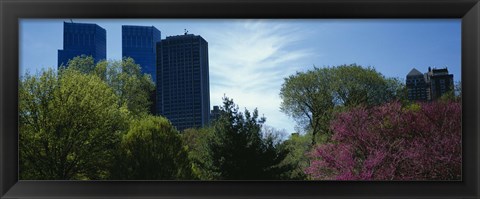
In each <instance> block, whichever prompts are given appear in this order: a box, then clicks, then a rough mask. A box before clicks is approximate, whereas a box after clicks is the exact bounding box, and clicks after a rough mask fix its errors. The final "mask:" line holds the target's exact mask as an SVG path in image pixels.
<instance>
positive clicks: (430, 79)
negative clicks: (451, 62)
mask: <svg viewBox="0 0 480 199" xmlns="http://www.w3.org/2000/svg"><path fill="white" fill-rule="evenodd" d="M406 83H407V92H408V99H409V100H418V101H431V100H436V99H438V98H440V97H441V96H442V95H443V94H445V93H447V92H448V91H451V90H452V89H453V75H452V74H448V69H447V68H442V69H435V68H434V69H432V68H430V67H428V72H427V73H425V74H422V73H420V71H418V70H417V69H415V68H413V69H412V70H411V71H410V72H409V73H408V74H407V82H406Z"/></svg>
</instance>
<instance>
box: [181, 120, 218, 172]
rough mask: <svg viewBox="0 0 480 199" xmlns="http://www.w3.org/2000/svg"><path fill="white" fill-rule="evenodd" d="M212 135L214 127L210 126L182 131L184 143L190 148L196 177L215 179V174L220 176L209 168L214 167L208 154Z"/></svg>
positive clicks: (189, 151)
mask: <svg viewBox="0 0 480 199" xmlns="http://www.w3.org/2000/svg"><path fill="white" fill-rule="evenodd" d="M212 136H213V128H212V127H208V126H207V127H203V128H199V129H195V128H189V129H185V130H184V131H183V132H182V133H181V137H182V140H183V143H184V144H185V146H186V147H187V150H188V158H189V160H190V162H191V167H192V172H193V176H194V179H200V180H213V179H215V176H218V174H216V173H214V172H212V171H211V170H209V169H207V168H211V167H212V161H211V160H210V159H209V156H208V142H209V140H211V139H212Z"/></svg>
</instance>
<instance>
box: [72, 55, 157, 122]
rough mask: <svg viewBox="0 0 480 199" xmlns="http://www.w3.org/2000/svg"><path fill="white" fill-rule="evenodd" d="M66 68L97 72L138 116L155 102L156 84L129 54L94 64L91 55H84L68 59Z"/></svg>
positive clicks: (119, 101)
mask: <svg viewBox="0 0 480 199" xmlns="http://www.w3.org/2000/svg"><path fill="white" fill-rule="evenodd" d="M66 68H69V69H73V70H77V71H79V72H81V73H84V74H93V75H96V76H98V77H99V78H100V79H101V80H103V81H105V82H106V83H107V84H108V85H109V86H110V87H111V88H112V89H113V91H114V92H115V94H116V95H117V96H118V99H119V100H118V105H119V106H123V105H124V104H125V105H126V106H127V108H128V110H129V111H130V112H131V113H132V114H133V115H135V116H139V115H142V114H148V113H149V110H150V108H151V105H152V104H153V103H154V102H153V99H152V94H153V93H154V92H155V85H154V83H153V81H152V78H151V77H150V75H149V74H143V73H142V72H141V66H140V65H138V64H136V63H135V60H133V59H132V58H130V57H125V58H123V59H122V60H121V61H100V62H98V63H97V64H95V62H94V59H93V58H92V57H91V56H85V55H82V56H77V57H74V58H73V59H71V60H70V61H68V66H67V67H66ZM63 69H64V68H63Z"/></svg>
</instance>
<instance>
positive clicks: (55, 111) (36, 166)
mask: <svg viewBox="0 0 480 199" xmlns="http://www.w3.org/2000/svg"><path fill="white" fill-rule="evenodd" d="M154 91H155V85H154V83H153V82H152V80H151V77H150V76H149V75H147V74H142V73H141V70H140V66H139V65H138V64H136V63H135V61H134V60H133V59H131V58H123V59H122V60H120V61H100V62H98V63H95V62H94V60H93V59H92V58H91V57H86V56H80V57H76V58H74V59H72V60H70V61H69V63H68V64H67V66H62V67H60V68H59V69H58V70H57V71H55V70H52V69H48V70H43V71H41V72H40V73H38V74H35V75H31V74H26V75H25V76H22V77H21V79H20V82H19V121H20V122H19V165H20V169H19V175H20V179H22V180H459V179H461V164H462V159H461V99H460V96H461V95H459V94H458V92H461V90H460V88H456V89H455V91H452V92H450V93H447V94H445V95H444V96H442V98H441V99H440V100H437V101H433V102H412V101H408V100H407V99H406V95H405V91H406V89H405V85H404V84H403V83H402V82H400V81H399V80H398V79H393V78H386V77H384V76H383V75H382V74H381V73H379V72H377V71H376V70H375V69H374V68H371V67H362V66H359V65H355V64H353V65H341V66H334V67H323V68H317V67H313V68H312V69H310V70H308V71H305V72H297V73H296V74H294V75H290V76H288V77H286V78H285V81H284V83H283V85H282V87H281V90H280V97H281V99H282V104H281V107H280V108H281V111H283V112H284V113H285V114H287V115H289V116H290V117H292V118H293V119H295V121H297V126H298V127H300V128H298V129H299V132H296V133H293V134H291V135H290V136H289V137H284V134H285V133H284V132H282V131H280V130H278V129H275V128H274V127H269V126H266V125H265V121H266V119H267V118H265V117H260V116H259V111H258V110H257V109H254V110H253V111H250V110H247V109H243V110H240V108H239V106H238V105H237V104H235V103H234V100H233V99H231V98H228V97H227V96H224V98H223V105H222V107H221V108H220V112H221V114H220V117H219V118H217V119H215V120H213V121H211V123H210V124H209V125H207V126H205V127H202V128H190V129H185V130H183V131H178V130H177V129H176V128H175V127H174V126H173V125H172V124H171V123H170V121H169V120H168V118H165V117H163V116H159V115H153V114H151V107H152V103H153V102H152V97H151V96H152V92H154Z"/></svg>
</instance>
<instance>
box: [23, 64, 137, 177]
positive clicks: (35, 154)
mask: <svg viewBox="0 0 480 199" xmlns="http://www.w3.org/2000/svg"><path fill="white" fill-rule="evenodd" d="M117 101H118V98H117V96H116V95H115V93H114V92H113V90H112V89H111V88H110V87H109V86H108V85H106V84H105V83H104V82H103V81H101V80H100V78H98V77H96V76H92V75H86V74H82V73H80V72H78V71H76V70H74V69H65V70H62V71H60V72H59V73H58V74H57V73H56V72H54V71H53V70H51V69H50V70H47V71H43V72H42V73H41V74H39V75H38V76H31V75H28V74H27V75H26V76H25V77H22V78H21V81H20V86H19V121H20V122H19V155H20V162H19V163H20V169H19V170H20V179H24V180H26V179H34V180H53V179H55V180H70V179H103V178H105V177H106V176H108V175H109V173H108V166H109V164H110V163H111V160H112V157H113V155H112V154H113V148H114V146H115V145H116V144H117V143H118V142H119V141H120V140H119V134H120V132H121V131H122V129H124V128H125V127H126V122H125V121H126V114H127V112H128V111H127V110H126V109H125V108H121V107H119V106H118V104H117V103H116V102H117Z"/></svg>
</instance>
